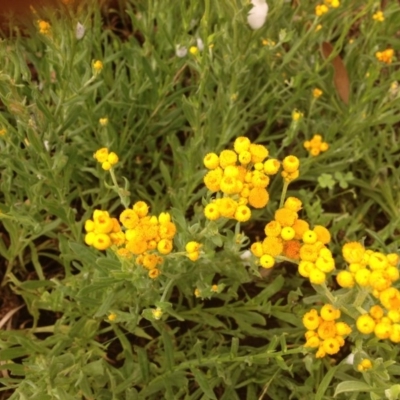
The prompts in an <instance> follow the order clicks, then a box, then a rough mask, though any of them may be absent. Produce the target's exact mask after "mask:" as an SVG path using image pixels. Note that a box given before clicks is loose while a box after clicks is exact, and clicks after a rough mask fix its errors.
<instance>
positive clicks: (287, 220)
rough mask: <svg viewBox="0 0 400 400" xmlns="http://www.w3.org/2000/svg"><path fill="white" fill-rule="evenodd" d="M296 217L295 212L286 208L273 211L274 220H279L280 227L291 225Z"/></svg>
mask: <svg viewBox="0 0 400 400" xmlns="http://www.w3.org/2000/svg"><path fill="white" fill-rule="evenodd" d="M297 219H298V216H297V213H296V212H295V211H293V210H289V209H288V208H279V209H278V210H276V211H275V221H277V222H279V223H280V224H281V226H282V227H283V226H293V225H294V223H295V222H296V220H297ZM295 231H296V230H295Z"/></svg>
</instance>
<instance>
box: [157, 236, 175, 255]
mask: <svg viewBox="0 0 400 400" xmlns="http://www.w3.org/2000/svg"><path fill="white" fill-rule="evenodd" d="M172 247H173V244H172V240H169V239H162V240H160V241H159V242H158V244H157V250H158V251H159V252H160V253H161V254H169V253H171V251H172Z"/></svg>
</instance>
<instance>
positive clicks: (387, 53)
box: [375, 49, 394, 64]
mask: <svg viewBox="0 0 400 400" xmlns="http://www.w3.org/2000/svg"><path fill="white" fill-rule="evenodd" d="M393 56H394V50H393V49H386V50H383V51H377V52H376V53H375V57H376V58H377V59H378V60H379V61H381V62H383V63H385V64H391V63H392V59H393Z"/></svg>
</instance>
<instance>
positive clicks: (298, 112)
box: [292, 110, 303, 122]
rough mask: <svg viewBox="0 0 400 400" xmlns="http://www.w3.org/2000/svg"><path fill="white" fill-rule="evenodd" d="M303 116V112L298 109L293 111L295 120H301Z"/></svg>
mask: <svg viewBox="0 0 400 400" xmlns="http://www.w3.org/2000/svg"><path fill="white" fill-rule="evenodd" d="M302 117H303V113H302V112H300V111H298V110H293V111H292V120H293V121H294V122H297V121H299V120H300V119H301V118H302Z"/></svg>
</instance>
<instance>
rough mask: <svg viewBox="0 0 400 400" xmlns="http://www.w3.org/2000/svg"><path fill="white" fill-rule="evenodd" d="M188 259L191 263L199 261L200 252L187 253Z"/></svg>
mask: <svg viewBox="0 0 400 400" xmlns="http://www.w3.org/2000/svg"><path fill="white" fill-rule="evenodd" d="M186 257H187V258H188V259H189V260H190V261H197V260H198V259H199V257H200V252H198V251H193V252H192V253H187V254H186Z"/></svg>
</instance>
